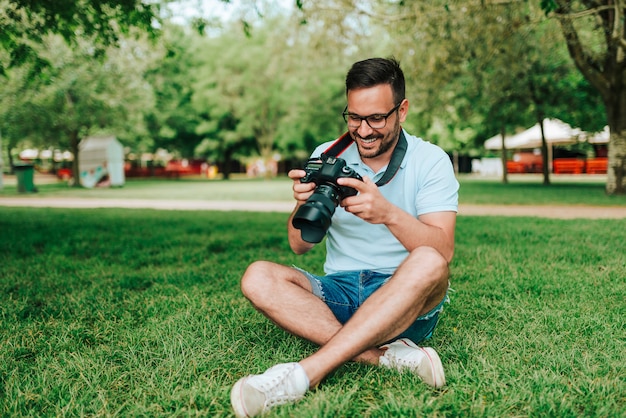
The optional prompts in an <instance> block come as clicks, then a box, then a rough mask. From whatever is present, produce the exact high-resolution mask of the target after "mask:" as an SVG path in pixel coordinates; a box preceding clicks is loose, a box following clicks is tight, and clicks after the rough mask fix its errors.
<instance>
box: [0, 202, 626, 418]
mask: <svg viewBox="0 0 626 418" xmlns="http://www.w3.org/2000/svg"><path fill="white" fill-rule="evenodd" d="M0 212H1V216H0V230H2V232H3V233H2V238H3V239H2V240H0V265H2V275H1V276H0V295H1V298H2V301H3V303H2V304H1V305H0V318H1V321H0V415H3V416H33V415H36V416H42V415H43V416H68V415H90V416H155V417H165V416H207V417H227V416H232V410H231V408H230V405H229V391H230V388H231V386H232V385H233V383H234V382H235V381H236V380H237V379H238V378H240V377H241V376H244V375H246V374H249V373H259V372H261V371H263V370H264V369H266V368H268V367H270V366H272V365H274V364H275V363H277V362H285V361H297V360H299V359H300V358H302V357H304V356H306V355H308V354H310V353H312V352H313V351H314V350H315V346H314V345H312V344H309V343H307V342H304V341H302V340H300V339H297V338H295V337H292V336H289V335H287V334H286V333H285V332H283V331H281V330H280V329H278V328H277V327H276V326H275V325H274V324H272V323H271V322H270V321H268V320H266V319H265V318H264V317H263V316H262V315H261V314H260V313H258V312H256V311H255V310H254V309H253V308H252V306H250V304H249V303H248V302H247V301H246V300H245V299H244V298H243V296H242V295H241V293H240V291H239V287H238V281H239V278H240V277H241V275H242V273H243V271H244V269H245V267H246V266H247V265H248V264H249V263H250V262H252V261H254V260H257V259H268V260H273V261H276V262H279V263H284V264H292V263H295V264H297V265H299V266H301V267H303V268H307V269H311V270H313V271H319V267H320V265H321V263H322V260H323V251H317V250H318V249H316V250H315V251H314V252H313V253H312V254H307V255H306V256H303V257H298V256H295V255H293V254H291V253H290V251H289V249H288V244H287V240H286V237H285V234H284V222H285V221H286V214H259V213H243V212H234V213H216V212H175V211H152V210H113V209H107V210H103V209H99V210H67V209H10V208H1V209H0ZM625 227H626V222H625V221H624V220H619V221H613V220H612V221H589V220H586V221H581V220H572V221H559V220H541V219H535V218H533V219H530V218H515V219H513V218H503V217H485V218H481V217H463V216H461V217H460V218H459V220H458V226H457V250H456V255H455V260H454V261H453V264H452V266H451V271H452V288H453V289H454V291H453V292H451V303H450V305H446V308H445V311H444V314H443V316H442V317H441V320H440V324H439V327H438V329H437V331H436V333H435V336H434V339H433V340H432V341H431V342H430V343H429V344H430V345H432V346H433V347H435V348H436V349H437V351H438V352H439V354H440V356H441V358H442V360H443V362H444V367H445V369H446V377H447V381H448V385H447V386H446V388H445V389H443V390H441V391H433V390H431V389H430V388H428V387H426V386H425V385H423V384H422V383H421V382H420V381H419V379H417V378H416V377H414V376H412V375H410V374H398V373H395V372H393V371H390V370H382V369H379V368H375V367H370V366H364V365H359V364H346V365H344V366H342V367H340V368H339V369H338V370H337V371H336V372H335V373H333V374H332V375H331V376H329V377H328V378H327V379H326V380H325V381H324V382H322V384H321V385H320V386H319V387H318V388H317V389H316V390H314V391H311V392H310V393H308V394H307V395H306V397H305V398H304V399H303V400H302V401H300V402H299V403H297V404H295V405H291V406H283V407H279V408H277V409H275V410H274V411H273V412H272V413H271V414H270V415H271V416H276V417H288V416H298V417H336V416H348V417H357V416H372V417H374V416H416V417H417V416H503V417H513V416H572V417H574V416H581V415H583V416H589V417H605V416H621V414H622V411H623V410H624V408H626V404H625V399H626V396H625V395H626V393H625V392H624V385H623V376H624V373H625V370H624V362H623V358H624V354H625V353H626V346H625V345H624V341H626V335H624V332H625V329H626V328H625V323H624V318H626V310H625V309H626V308H625V306H624V304H622V303H615V302H616V301H618V300H621V295H623V294H624V292H626V288H625V282H624V280H623V278H624V277H626V259H625V256H624V254H623V251H622V247H623V245H622V244H623V242H622V241H623V234H622V231H623V230H624V228H625ZM250 231H254V233H253V234H251V233H250ZM598 340H601V341H603V343H602V347H601V348H600V349H598V344H597V342H598Z"/></svg>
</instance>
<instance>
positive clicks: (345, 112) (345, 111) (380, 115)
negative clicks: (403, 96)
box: [341, 102, 402, 129]
mask: <svg viewBox="0 0 626 418" xmlns="http://www.w3.org/2000/svg"><path fill="white" fill-rule="evenodd" d="M401 105H402V102H400V103H398V104H397V105H395V106H394V107H393V109H391V110H390V111H389V112H388V113H387V114H383V113H374V114H372V115H368V116H360V115H357V114H355V113H348V105H346V107H345V108H344V109H343V112H342V113H341V115H342V116H343V120H344V122H346V123H348V116H349V117H351V118H353V119H359V125H358V126H356V125H355V126H353V128H357V127H359V126H361V124H362V123H363V121H365V123H367V125H368V126H369V127H370V128H372V129H383V128H384V127H385V126H387V118H388V117H389V116H391V115H392V114H393V112H395V111H396V110H398V109H400V106H401ZM373 117H376V118H382V121H383V122H384V124H383V126H379V127H377V128H375V127H373V126H372V125H371V124H370V121H369V120H368V119H369V118H373ZM348 126H350V125H349V124H348Z"/></svg>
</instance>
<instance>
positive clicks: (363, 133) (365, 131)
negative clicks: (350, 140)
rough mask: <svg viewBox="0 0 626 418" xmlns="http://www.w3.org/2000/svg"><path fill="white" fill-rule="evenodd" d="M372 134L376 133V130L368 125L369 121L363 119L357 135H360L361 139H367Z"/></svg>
mask: <svg viewBox="0 0 626 418" xmlns="http://www.w3.org/2000/svg"><path fill="white" fill-rule="evenodd" d="M372 132H374V130H373V129H372V127H371V126H369V124H368V123H367V120H365V119H361V125H359V128H358V129H357V130H356V133H357V134H359V136H360V137H361V138H366V137H367V136H368V135H371V134H372Z"/></svg>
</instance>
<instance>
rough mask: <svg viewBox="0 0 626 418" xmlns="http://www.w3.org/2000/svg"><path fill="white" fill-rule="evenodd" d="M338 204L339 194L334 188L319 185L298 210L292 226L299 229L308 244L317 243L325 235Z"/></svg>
mask: <svg viewBox="0 0 626 418" xmlns="http://www.w3.org/2000/svg"><path fill="white" fill-rule="evenodd" d="M338 204H339V193H338V190H337V189H336V187H334V186H332V185H328V184H321V185H319V186H318V187H316V188H315V191H314V192H313V194H312V195H311V197H310V198H309V199H308V200H307V201H306V203H305V204H304V205H302V206H300V207H299V208H298V210H297V211H296V214H295V215H294V217H293V220H292V224H293V226H294V227H295V228H297V229H299V230H300V231H301V234H302V239H303V240H305V241H306V242H310V243H318V242H320V241H321V240H322V239H323V238H324V235H326V231H327V230H328V228H329V227H330V223H331V218H332V217H333V214H334V213H335V208H336V207H337V205H338Z"/></svg>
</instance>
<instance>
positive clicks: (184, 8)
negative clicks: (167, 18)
mask: <svg viewBox="0 0 626 418" xmlns="http://www.w3.org/2000/svg"><path fill="white" fill-rule="evenodd" d="M250 3H251V1H250V0H247V1H246V0H230V2H229V3H224V2H223V1H220V0H180V1H177V2H174V3H171V4H170V6H169V8H170V10H172V12H173V14H174V16H173V17H172V20H173V21H174V22H175V23H180V24H184V23H185V22H187V21H189V20H190V19H193V18H195V17H203V18H205V19H213V18H219V19H221V20H229V19H232V18H236V17H237V16H240V14H239V13H237V12H238V11H240V10H241V8H242V7H248V8H250V6H249V4H250ZM258 3H259V4H260V3H267V4H268V6H269V7H271V8H280V9H283V10H288V9H291V8H292V7H293V4H294V3H295V0H269V1H267V0H266V1H264V0H258ZM246 5H247V6H246Z"/></svg>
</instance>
